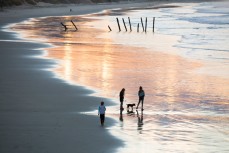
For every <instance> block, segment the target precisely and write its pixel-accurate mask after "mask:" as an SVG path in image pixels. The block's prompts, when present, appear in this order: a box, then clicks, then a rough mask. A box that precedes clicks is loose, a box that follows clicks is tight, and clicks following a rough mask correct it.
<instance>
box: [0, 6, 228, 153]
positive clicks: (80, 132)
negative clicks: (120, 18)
mask: <svg viewBox="0 0 229 153" xmlns="http://www.w3.org/2000/svg"><path fill="white" fill-rule="evenodd" d="M166 3H168V2H166ZM161 5H162V3H159V2H145V3H112V5H111V4H99V5H92V4H87V5H82V4H81V5H47V6H36V7H31V6H21V7H15V8H11V9H5V10H4V11H3V12H0V21H1V28H2V30H1V31H0V47H1V56H0V68H1V75H0V122H1V123H0V152H3V153H13V152H19V153H20V152H21V153H25V152H33V153H41V152H47V153H54V152H55V153H63V152H66V153H72V152H79V153H81V152H82V153H90V152H93V153H107V152H119V153H121V152H128V153H132V152H135V151H136V150H137V151H138V152H151V150H152V148H155V149H158V150H161V152H163V151H164V152H170V151H171V152H173V151H175V152H176V150H175V149H174V146H176V145H183V146H184V147H187V150H185V151H184V152H193V151H197V152H200V151H201V152H207V150H206V149H205V146H204V147H203V148H201V149H202V150H201V149H200V150H198V147H196V148H192V147H190V146H189V144H192V143H193V142H198V141H199V138H200V139H203V140H202V141H203V142H205V138H206V139H209V143H208V145H211V143H212V141H210V139H211V138H216V140H213V142H215V141H216V142H219V141H221V140H225V141H224V142H222V143H221V144H219V146H221V145H225V144H226V143H227V142H228V139H227V138H228V137H226V138H225V137H223V136H222V135H223V134H225V135H228V133H225V131H226V126H225V125H228V115H225V114H224V113H225V112H227V111H228V106H229V105H228V86H227V85H228V83H229V81H228V78H227V76H226V77H225V76H223V77H218V76H214V75H213V76H212V75H208V74H207V73H204V74H202V73H197V72H196V70H198V69H200V68H201V67H204V65H207V62H206V63H205V62H200V61H198V60H193V59H187V58H184V57H182V56H180V55H178V54H175V53H176V52H177V50H176V49H175V48H174V47H173V46H174V44H175V43H176V42H178V41H179V40H180V38H179V37H173V36H171V37H170V36H166V35H161V34H160V35H159V34H149V33H148V34H147V35H146V34H145V33H141V34H140V35H139V39H137V38H138V37H135V36H136V35H137V32H132V33H131V34H130V33H128V35H127V33H126V32H120V33H118V32H113V31H112V32H110V33H108V32H107V30H108V29H107V25H106V24H108V23H109V24H110V25H111V27H112V29H113V27H115V26H114V25H112V23H113V24H114V22H108V21H110V16H112V15H113V16H114V17H115V15H116V14H115V13H117V12H118V13H120V12H119V11H116V12H115V11H114V12H113V13H114V14H112V13H110V11H108V10H109V9H113V8H122V9H124V11H122V12H123V13H124V14H125V13H126V11H127V10H129V9H128V8H130V7H131V8H133V7H136V8H145V7H155V8H157V7H158V8H160V7H161ZM164 7H165V8H166V7H168V8H170V7H171V8H172V7H177V6H176V5H175V4H173V5H171V6H168V5H167V6H164ZM70 9H71V11H70ZM107 9H108V10H107ZM103 10H107V11H105V12H101V11H103ZM136 10H138V9H136ZM97 12H100V14H94V15H89V16H83V17H82V18H81V16H80V15H84V14H91V13H97ZM111 12H112V11H111ZM127 13H129V14H128V15H131V11H130V12H127ZM132 13H134V11H133V12H132ZM118 15H120V14H118ZM60 16H63V17H60ZM76 16H78V18H76ZM97 16H105V18H106V20H105V21H103V20H101V19H100V18H97ZM133 16H134V15H133ZM28 19H29V20H28ZM159 19H160V18H159ZM24 20H27V21H26V22H21V21H24ZM70 20H75V21H76V23H77V24H78V25H80V26H79V28H80V30H79V32H75V33H74V32H72V31H71V30H70V32H64V30H63V29H62V28H63V27H61V26H55V25H56V23H59V21H63V22H66V23H68V22H69V21H70ZM112 20H113V19H112ZM17 22H21V23H20V24H19V25H17V26H16V27H14V26H12V27H13V28H11V30H12V31H15V32H18V33H20V35H15V33H14V32H12V31H8V30H7V29H6V26H7V25H8V24H13V23H17ZM44 23H45V24H44ZM46 23H47V24H46ZM43 24H44V25H45V26H43ZM47 25H48V27H47ZM101 25H103V26H101ZM49 26H53V28H50V27H49ZM96 26H97V27H100V28H97V27H96ZM26 27H29V29H28V30H26V31H25V29H26ZM113 30H117V29H113ZM47 31H48V33H47ZM59 31H60V32H59ZM57 32H59V33H57ZM143 34H144V35H143ZM129 36H132V38H130V37H129ZM38 37H39V39H38ZM118 37H121V38H118ZM152 37H153V39H152ZM21 38H23V39H21ZM94 38H96V39H94ZM141 39H145V40H148V41H146V42H145V44H150V43H151V42H152V40H153V42H154V44H158V45H154V46H153V49H152V46H149V47H148V48H147V47H144V46H141V45H140V46H138V45H139V44H136V46H135V45H129V44H122V43H120V42H128V40H130V41H131V42H140V41H141ZM161 40H164V42H166V43H163V42H162V41H161ZM143 45H144V44H143ZM160 45H161V46H163V47H162V51H161V50H160V49H161V48H160ZM76 48H77V51H75V50H74V49H76ZM152 50H153V52H152ZM139 51H141V52H139ZM164 51H169V52H170V53H169V54H168V53H167V52H164ZM173 52H174V53H173ZM120 55H121V56H120ZM136 63H137V64H136ZM143 73H144V76H143V75H142V74H143ZM117 76H118V77H117ZM146 80H147V81H146ZM140 85H143V86H144V87H146V88H144V89H145V90H146V91H147V94H148V95H147V97H146V101H147V103H146V108H147V110H146V111H144V124H145V125H144V126H143V112H139V113H138V112H137V113H136V114H135V113H134V114H132V115H130V114H128V113H127V114H126V112H125V113H123V114H121V113H120V114H119V111H117V110H118V108H119V106H118V104H119V101H118V92H119V89H121V88H122V87H126V88H127V91H128V92H127V94H126V97H127V102H130V103H132V102H133V103H134V102H135V101H137V96H136V93H135V92H136V91H137V88H138V87H139V86H140ZM92 89H93V90H92ZM95 91H97V93H96V94H95ZM202 97H203V98H202ZM101 100H103V101H105V104H106V105H107V106H110V107H108V113H107V118H106V123H105V126H104V127H101V126H100V123H99V117H98V116H96V114H97V112H95V110H96V109H97V107H98V106H99V103H100V101H101ZM125 102H126V101H125ZM221 107H224V108H221ZM216 110H217V111H218V112H217V111H216ZM196 111H197V112H196ZM215 111H216V112H215ZM88 112H89V113H88ZM218 113H219V114H218ZM221 113H222V114H223V115H221ZM123 120H124V121H123ZM141 122H142V124H141ZM188 122H190V123H191V122H192V123H191V124H187V123H188ZM204 122H212V123H214V124H209V126H208V124H204ZM215 123H218V124H215ZM124 124H125V125H124ZM183 124H184V125H183ZM114 125H115V126H114ZM134 125H135V126H134ZM187 125H188V126H187ZM218 126H219V127H222V129H221V130H222V131H223V132H221V133H220V132H219V133H217V132H216V133H217V134H216V135H214V134H212V135H211V133H214V132H215V131H217V130H216V129H217V128H218ZM196 127H198V128H196ZM199 127H204V129H205V130H206V129H207V130H206V131H207V132H206V133H205V132H199V131H198V130H199ZM205 127H206V128H205ZM211 127H214V128H213V130H212V129H211ZM195 128H196V129H195ZM136 129H137V130H136ZM192 129H194V130H193V131H192ZM208 129H211V130H209V131H208ZM195 130H196V131H195ZM152 131H153V132H152ZM212 131H214V132H212ZM136 133H137V134H136ZM209 133H210V134H209ZM171 134H172V135H174V138H172V136H171ZM200 134H201V135H200ZM202 134H203V136H202ZM183 135H187V137H189V138H191V140H189V139H188V140H186V138H187V137H183ZM192 135H195V136H196V137H191V136H192ZM142 136H144V137H145V139H143V137H142ZM147 136H148V137H147ZM163 136H164V137H163ZM170 136H171V138H170ZM176 136H177V137H176ZM133 138H135V139H133ZM147 139H148V140H149V141H148V146H147V145H145V144H144V143H146V142H147V141H146V140H147ZM163 139H165V141H162V144H160V143H161V140H163ZM138 140H142V142H138ZM168 140H169V141H168ZM202 141H200V142H201V143H202ZM167 142H168V143H167ZM173 142H174V143H173ZM176 142H177V143H176ZM185 142H188V143H185ZM206 143H207V142H206ZM146 144H147V143H146ZM152 144H153V146H152ZM194 144H195V143H194ZM138 145H139V146H140V147H137V146H138ZM149 146H151V147H152V148H151V147H149ZM161 146H162V147H163V146H167V147H168V148H169V149H170V150H169V149H168V150H169V151H168V150H163V149H162V148H160V147H161ZM219 146H217V145H216V147H215V148H214V146H213V148H212V149H213V150H214V151H215V150H217V149H218V148H219ZM145 147H148V148H145ZM176 147H177V146H176ZM189 147H190V148H189ZM206 147H209V146H206ZM124 148H125V149H124ZM193 149H194V150H193ZM227 149H228V148H225V150H221V151H225V152H226V151H228V150H227ZM158 150H156V152H160V151H158Z"/></svg>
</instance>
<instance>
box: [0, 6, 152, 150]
mask: <svg viewBox="0 0 229 153" xmlns="http://www.w3.org/2000/svg"><path fill="white" fill-rule="evenodd" d="M148 4H149V3H145V4H137V3H136V4H135V5H134V7H143V6H147V5H148ZM131 5H132V4H125V5H123V4H121V5H120V4H115V5H112V6H109V5H107V4H103V5H93V6H95V7H93V8H92V7H91V6H92V5H80V6H72V5H70V6H67V7H66V6H61V7H58V13H57V12H56V11H55V9H56V7H55V6H52V7H48V8H47V7H44V8H32V9H31V8H28V9H26V10H23V11H22V10H21V9H18V10H10V11H9V12H8V11H7V12H3V14H2V13H0V18H1V19H3V20H2V21H3V22H2V23H1V24H2V25H3V26H6V25H8V24H10V23H14V22H20V21H23V20H25V19H28V18H36V17H46V16H73V15H83V14H90V13H96V12H100V11H102V10H104V9H112V8H128V7H130V6H131ZM152 5H156V3H152ZM81 7H82V8H81ZM70 9H72V10H73V11H72V12H71V11H69V10H70ZM32 10H33V13H32V14H28V13H29V12H30V11H32ZM21 11H22V12H21ZM4 13H5V14H4ZM6 14H8V15H9V16H8V15H7V16H4V15H6ZM28 41H29V40H28ZM0 45H1V47H2V48H3V51H1V52H2V55H3V56H1V57H0V58H1V59H0V61H1V64H0V65H1V69H2V75H1V77H0V78H1V88H0V90H1V93H2V94H1V97H0V98H1V99H2V100H1V103H0V104H1V109H0V113H1V117H0V120H1V121H2V125H1V126H0V129H1V139H0V142H1V145H0V151H1V152H34V153H36V152H57V153H58V152H83V153H84V152H85V153H86V152H93V153H94V152H98V153H99V152H117V149H120V147H122V146H123V145H124V143H123V142H122V140H121V139H117V138H116V137H114V136H113V135H111V134H110V133H109V131H108V130H107V129H109V128H110V127H111V126H112V125H114V124H115V121H114V120H112V119H111V118H108V120H107V121H106V124H107V125H106V126H105V130H104V129H103V128H101V127H100V125H99V120H98V117H97V116H91V115H86V114H84V113H82V112H88V111H91V110H95V109H96V108H97V106H98V105H99V103H100V101H101V99H102V100H104V101H105V103H106V102H107V103H108V105H115V104H114V103H113V102H112V101H110V100H109V99H105V98H102V97H93V96H89V95H91V94H92V93H93V91H90V90H87V89H85V87H81V86H75V85H70V84H66V82H65V81H63V80H62V79H59V78H55V77H54V76H53V72H52V73H50V72H47V71H45V70H44V69H46V68H48V69H49V68H52V67H55V66H56V65H57V63H56V62H55V60H52V59H51V60H49V59H42V58H36V57H35V58H33V57H34V56H38V57H39V56H40V55H41V54H43V53H44V51H43V49H40V48H47V45H45V44H42V43H34V42H27V40H25V41H24V42H23V41H21V40H20V39H19V38H15V36H14V35H11V32H10V33H9V32H3V31H1V32H0ZM34 49H35V50H36V51H34ZM31 57H32V58H31ZM9 104H10V105H9ZM104 131H105V132H104ZM98 140H99V141H98ZM79 146H80V147H79ZM99 146H103V147H99Z"/></svg>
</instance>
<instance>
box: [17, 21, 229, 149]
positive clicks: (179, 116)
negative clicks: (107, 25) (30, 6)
mask: <svg viewBox="0 0 229 153" xmlns="http://www.w3.org/2000/svg"><path fill="white" fill-rule="evenodd" d="M70 19H71V18H69V20H70ZM53 20H55V21H59V20H60V19H58V18H54V19H53ZM65 20H66V19H65ZM47 21H52V18H45V19H41V20H40V22H41V23H45V22H47ZM37 22H38V21H36V24H37ZM77 23H78V24H80V25H81V29H80V30H79V31H77V32H74V31H67V32H63V31H62V30H61V29H60V28H58V27H54V28H53V29H52V30H53V31H51V32H50V33H51V34H47V33H46V31H47V30H48V29H50V28H48V29H46V31H45V30H44V31H42V29H43V27H42V26H41V27H40V29H41V30H40V31H38V30H37V29H36V30H35V31H34V30H33V29H31V30H27V31H26V32H28V33H25V34H26V35H27V36H28V37H30V36H32V37H34V35H37V36H39V37H42V38H45V39H47V40H48V41H49V42H50V43H53V44H54V45H55V47H53V48H49V49H47V51H48V54H47V57H49V58H52V59H57V60H58V61H60V63H59V66H58V67H56V68H55V69H54V71H55V73H56V74H57V75H58V76H59V77H61V78H63V79H65V80H67V81H69V82H72V83H76V84H80V85H84V86H87V87H91V88H93V89H95V90H97V91H98V94H99V95H100V96H102V97H108V98H113V99H115V100H116V101H117V103H119V91H120V90H121V89H122V88H123V87H124V88H125V89H126V95H125V99H126V101H125V103H135V104H136V103H137V100H138V97H137V91H138V88H139V86H143V88H144V90H145V92H146V98H145V103H144V105H145V108H146V111H144V113H143V112H142V111H141V112H136V113H135V112H134V113H133V114H126V113H125V112H123V114H119V111H117V110H118V106H115V107H113V108H111V109H110V116H113V117H115V118H117V119H119V120H120V128H121V129H122V130H123V131H124V133H127V134H128V135H129V136H134V137H136V139H135V140H131V139H130V138H129V137H128V136H122V137H126V139H128V142H130V144H129V145H130V146H131V147H129V148H131V149H130V150H129V151H127V152H131V151H133V149H136V150H137V151H146V152H150V151H151V150H152V149H161V148H157V147H158V146H163V145H166V146H167V148H168V150H169V149H171V150H173V149H174V146H176V147H178V146H179V145H180V146H182V147H185V148H186V149H187V150H190V151H192V150H197V151H198V144H199V143H202V141H208V140H206V139H205V137H206V138H209V137H211V136H212V133H214V132H216V129H217V128H218V127H221V126H222V125H223V126H225V125H228V120H229V117H228V116H227V115H224V116H220V114H221V113H223V112H225V111H228V110H229V100H228V97H229V86H228V85H229V79H225V78H220V77H214V76H207V75H204V74H202V75H201V74H196V73H195V72H194V70H195V69H197V68H200V67H201V66H203V64H204V63H197V62H195V61H190V60H187V59H183V58H181V57H179V56H177V55H170V54H165V53H161V52H157V50H156V51H155V50H154V48H152V49H146V48H142V47H133V46H130V45H118V44H115V43H114V42H113V40H112V39H111V38H115V37H120V36H122V33H116V32H113V33H111V32H110V33H106V32H105V35H104V31H101V30H98V29H96V28H93V27H91V26H88V25H86V24H85V23H84V22H82V20H79V22H77ZM30 24H33V23H30ZM34 24H35V23H34ZM101 24H104V23H101ZM38 27H39V26H38ZM20 28H21V27H20ZM20 28H19V29H20ZM22 29H23V28H22ZM24 32H25V31H24ZM101 33H103V36H104V37H103V38H101V37H100V38H99V37H97V36H99V35H100V34H101ZM53 34H54V36H53ZM50 35H51V36H50ZM111 35H116V36H111ZM131 37H134V35H131ZM137 37H141V35H138V36H137ZM160 38H161V37H160ZM154 39H155V38H154V37H152V42H155V41H156V42H160V41H161V40H154ZM166 39H167V38H166V37H164V40H163V41H166ZM143 40H144V39H143ZM159 45H160V44H159ZM164 48H165V49H168V48H166V46H165V47H164ZM108 114H109V113H108ZM214 115H216V116H214ZM204 122H210V123H212V125H211V127H210V130H209V131H208V127H207V124H205V123H204ZM203 127H204V128H203ZM114 128H118V127H114ZM200 129H204V130H203V131H201V130H200ZM206 129H207V131H206ZM136 131H137V134H136ZM225 131H226V129H222V132H221V133H224V134H225V133H226V132H225ZM114 133H115V130H114ZM216 133H217V134H218V135H214V134H213V136H212V137H215V138H218V139H219V140H222V139H225V138H224V137H223V136H222V134H221V133H218V132H216ZM116 134H118V135H119V134H120V133H116ZM142 134H144V135H145V137H144V139H143V138H142V137H141V136H139V135H142ZM200 134H201V135H200ZM226 134H227V135H228V133H226ZM221 137H222V138H221ZM202 138H203V139H204V140H201V139H202ZM136 140H140V141H142V142H141V143H140V144H139V142H138V141H136ZM145 140H147V141H145ZM206 143H207V142H206ZM147 144H148V145H147ZM189 144H192V146H190V145H189ZM139 145H140V146H139ZM136 146H138V147H139V148H138V147H136ZM141 146H142V147H141ZM162 152H163V149H162Z"/></svg>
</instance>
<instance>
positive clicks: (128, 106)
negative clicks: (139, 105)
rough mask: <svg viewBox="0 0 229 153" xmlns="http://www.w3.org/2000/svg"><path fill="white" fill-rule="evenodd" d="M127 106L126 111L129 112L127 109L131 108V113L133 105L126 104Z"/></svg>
mask: <svg viewBox="0 0 229 153" xmlns="http://www.w3.org/2000/svg"><path fill="white" fill-rule="evenodd" d="M126 105H127V111H128V112H129V111H130V110H129V108H130V107H131V111H132V112H133V107H134V106H135V104H126Z"/></svg>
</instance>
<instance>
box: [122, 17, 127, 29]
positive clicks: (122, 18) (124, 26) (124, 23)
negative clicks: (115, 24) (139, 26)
mask: <svg viewBox="0 0 229 153" xmlns="http://www.w3.org/2000/svg"><path fill="white" fill-rule="evenodd" d="M122 21H123V24H124V27H125V29H126V31H127V28H126V23H125V20H124V18H122Z"/></svg>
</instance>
